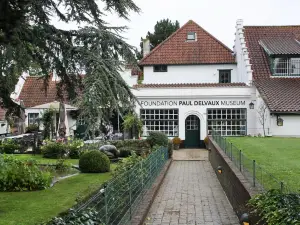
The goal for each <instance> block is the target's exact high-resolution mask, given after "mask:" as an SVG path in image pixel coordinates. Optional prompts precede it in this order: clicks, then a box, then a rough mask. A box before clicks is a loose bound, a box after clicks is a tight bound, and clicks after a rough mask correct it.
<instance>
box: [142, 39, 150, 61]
mask: <svg viewBox="0 0 300 225" xmlns="http://www.w3.org/2000/svg"><path fill="white" fill-rule="evenodd" d="M149 53H150V41H149V39H144V40H143V56H144V57H145V56H146V55H148V54H149Z"/></svg>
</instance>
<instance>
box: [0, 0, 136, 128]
mask: <svg viewBox="0 0 300 225" xmlns="http://www.w3.org/2000/svg"><path fill="white" fill-rule="evenodd" d="M96 1H97V0H81V1H77V0H59V1H56V0H44V1H37V0H26V1H25V0H2V1H0V106H3V107H5V108H7V109H8V114H11V113H13V112H15V113H17V112H18V111H19V110H16V109H18V105H17V104H16V103H14V102H13V101H12V100H11V98H10V93H12V92H13V90H14V86H15V84H16V83H17V80H18V77H19V76H20V75H21V74H22V72H24V71H28V70H29V69H31V68H32V65H34V66H36V67H38V68H40V69H41V72H42V74H43V76H42V79H44V81H45V87H47V82H48V80H49V77H50V74H51V73H52V72H55V73H56V74H57V75H58V77H60V79H61V82H59V84H58V94H60V95H62V94H61V93H62V90H67V91H68V97H69V98H70V99H74V98H75V97H77V99H76V100H77V101H76V102H77V105H78V106H79V107H82V108H84V110H83V112H84V117H86V118H87V121H88V123H90V124H92V125H93V124H95V123H96V122H97V123H99V120H103V119H104V120H105V119H107V118H108V117H109V116H110V115H111V114H112V112H113V111H119V110H120V102H121V103H122V107H126V106H128V107H129V106H131V105H132V101H133V99H134V96H133V95H132V93H131V91H130V89H129V87H128V86H127V84H126V83H125V82H124V81H123V79H122V78H121V77H120V75H119V72H118V71H119V70H120V68H121V67H122V66H124V65H125V64H126V63H128V62H130V63H132V64H134V63H135V51H136V49H135V48H134V47H132V46H130V45H129V44H127V43H126V42H125V41H124V39H123V38H122V36H120V32H122V31H124V30H125V29H126V27H113V26H109V25H108V24H107V23H106V22H105V21H104V19H103V16H104V14H105V12H112V11H113V12H116V13H117V14H118V15H119V16H120V17H122V18H125V19H129V18H128V16H129V12H130V11H133V12H139V11H140V9H139V8H138V7H137V6H136V5H135V4H134V2H133V1H132V0H124V1H119V0H101V4H104V5H105V7H104V9H102V7H101V8H100V7H99V6H98V4H97V3H96ZM53 18H58V19H59V20H61V21H63V22H65V23H72V22H73V23H76V24H77V25H78V29H76V30H63V29H59V28H57V27H56V26H55V25H53V24H52V20H53ZM82 71H85V73H86V76H85V78H84V79H81V76H79V74H81V73H82ZM80 89H83V90H80ZM79 92H80V93H82V94H81V95H78V93H79Z"/></svg>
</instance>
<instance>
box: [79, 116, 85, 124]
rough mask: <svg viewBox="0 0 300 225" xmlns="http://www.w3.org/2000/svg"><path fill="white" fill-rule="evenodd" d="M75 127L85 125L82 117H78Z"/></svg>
mask: <svg viewBox="0 0 300 225" xmlns="http://www.w3.org/2000/svg"><path fill="white" fill-rule="evenodd" d="M77 125H85V121H84V119H83V117H78V119H77Z"/></svg>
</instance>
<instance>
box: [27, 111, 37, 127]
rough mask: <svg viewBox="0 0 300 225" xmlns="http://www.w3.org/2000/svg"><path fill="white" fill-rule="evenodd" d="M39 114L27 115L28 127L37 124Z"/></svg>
mask: <svg viewBox="0 0 300 225" xmlns="http://www.w3.org/2000/svg"><path fill="white" fill-rule="evenodd" d="M38 119H39V113H28V125H31V124H38Z"/></svg>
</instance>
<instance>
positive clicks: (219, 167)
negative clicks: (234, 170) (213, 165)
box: [217, 166, 223, 174]
mask: <svg viewBox="0 0 300 225" xmlns="http://www.w3.org/2000/svg"><path fill="white" fill-rule="evenodd" d="M217 171H218V173H219V174H222V173H223V169H222V166H218V168H217Z"/></svg>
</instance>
